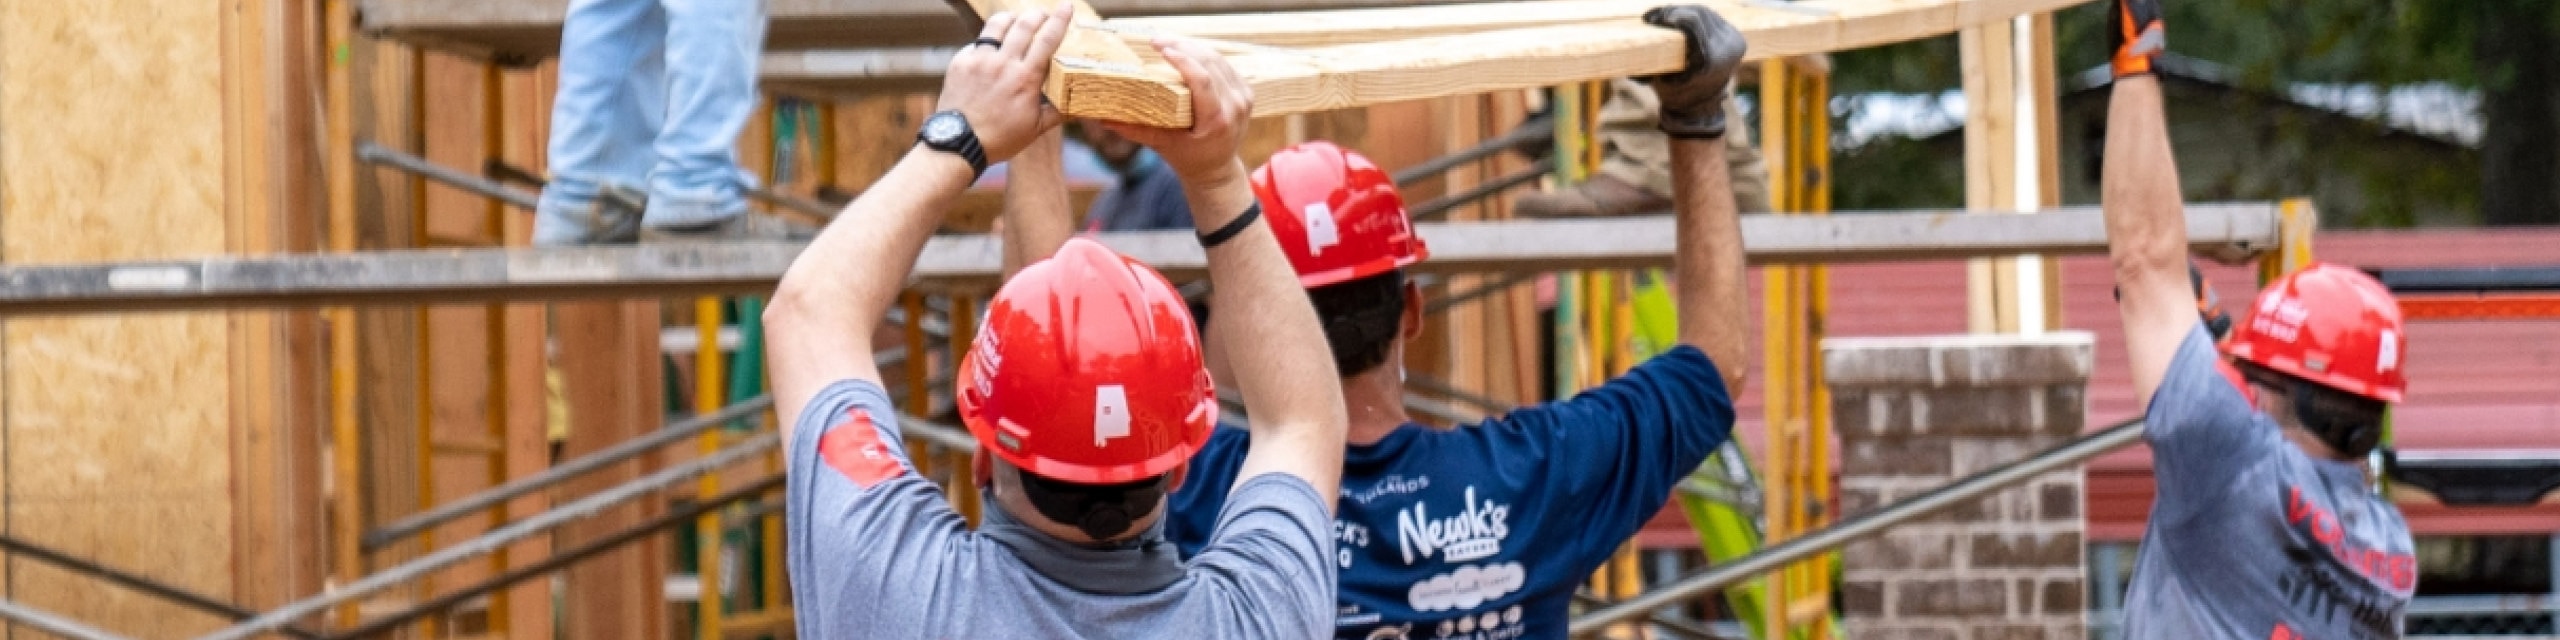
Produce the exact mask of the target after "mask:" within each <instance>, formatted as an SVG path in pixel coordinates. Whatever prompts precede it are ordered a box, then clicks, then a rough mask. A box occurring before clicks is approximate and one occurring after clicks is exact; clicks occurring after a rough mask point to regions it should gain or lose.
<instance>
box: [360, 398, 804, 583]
mask: <svg viewBox="0 0 2560 640" xmlns="http://www.w3.org/2000/svg"><path fill="white" fill-rule="evenodd" d="M772 406H773V397H772V396H756V397H753V398H748V399H746V400H743V401H740V402H738V403H737V404H732V405H729V406H728V407H725V408H722V409H721V410H719V411H714V412H711V413H707V414H703V415H699V416H694V417H692V418H688V419H685V420H684V421H683V422H678V423H675V424H672V425H668V426H667V428H664V429H659V430H657V431H656V432H653V433H650V434H649V435H645V436H640V437H638V438H632V439H630V440H624V441H622V442H619V443H616V444H614V445H613V446H611V447H606V448H605V449H604V450H602V451H597V452H595V453H591V454H587V455H584V456H580V457H578V458H577V459H575V460H570V461H568V462H564V463H561V464H560V465H558V466H554V467H552V468H550V469H546V470H544V471H543V472H541V473H537V474H534V475H530V476H525V477H523V478H518V479H516V480H511V481H508V482H507V483H506V484H501V485H498V486H495V487H490V488H489V489H488V490H486V491H482V492H480V493H476V494H472V495H471V496H470V497H466V498H463V499H460V500H455V501H452V502H447V503H444V504H441V505H437V506H436V508H433V509H428V510H426V511H423V512H419V513H417V514H413V515H410V516H409V517H406V518H401V519H399V520H395V521H393V522H391V523H390V524H385V525H382V528H380V529H375V530H373V531H371V532H368V533H366V534H364V549H365V550H366V551H374V550H378V549H381V548H382V547H383V546H385V545H389V544H391V543H394V542H399V541H401V540H403V539H406V538H408V537H409V536H414V535H417V534H418V532H421V531H426V530H428V529H432V528H435V527H436V525H441V524H444V523H446V522H451V521H453V520H454V519H456V518H461V517H463V516H468V515H471V514H474V513H479V512H480V511H481V510H483V509H487V508H489V507H493V506H497V505H499V504H503V503H505V502H506V501H508V500H514V499H516V498H519V497H523V496H524V495H525V494H529V493H533V492H535V491H541V490H543V489H547V488H550V487H551V486H552V485H556V484H560V483H562V482H566V481H568V480H569V479H571V478H576V477H578V476H582V475H586V474H587V473H589V472H593V471H595V470H597V469H602V468H605V467H608V466H612V465H614V464H616V463H620V462H623V461H625V460H630V459H632V458H634V457H638V456H639V455H640V454H643V453H648V452H650V451H653V450H656V449H658V448H659V447H664V446H666V445H668V444H669V443H674V442H677V441H681V440H683V439H685V438H688V437H692V436H694V435H697V434H700V433H702V432H704V431H708V430H710V429H712V428H714V427H717V426H720V425H721V424H724V423H728V422H730V421H734V420H739V419H743V418H746V417H748V416H752V415H755V414H756V413H758V412H762V411H764V410H765V409H768V408H771V407H772Z"/></svg>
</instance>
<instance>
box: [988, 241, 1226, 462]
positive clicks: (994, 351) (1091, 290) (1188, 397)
mask: <svg viewBox="0 0 2560 640" xmlns="http://www.w3.org/2000/svg"><path fill="white" fill-rule="evenodd" d="M954 386H955V387H956V388H957V389H958V390H959V396H960V397H959V405H960V419H961V422H964V423H966V424H968V425H969V433H970V434H972V435H975V436H977V438H978V444H979V445H980V447H981V448H983V449H985V450H986V451H989V452H992V453H994V454H995V455H996V456H997V457H1000V458H1003V459H1004V460H1005V461H1006V462H1010V463H1012V464H1013V465H1014V466H1017V467H1021V468H1022V470H1024V471H1028V472H1031V473H1032V474H1035V475H1038V476H1041V477H1044V478H1050V479H1054V480H1061V481H1066V482H1073V483H1079V484H1116V483H1122V482H1130V481H1134V480H1140V479H1145V478H1148V477H1153V476H1156V475H1160V474H1163V473H1166V472H1168V471H1171V470H1173V469H1174V468H1175V467H1178V466H1181V465H1182V463H1183V462H1185V461H1187V460H1190V459H1191V453H1192V452H1193V451H1198V450H1199V449H1200V446H1201V445H1203V444H1205V443H1207V442H1208V441H1209V431H1210V427H1211V426H1212V425H1213V424H1215V423H1216V421H1217V418H1218V402H1217V396H1216V392H1215V391H1214V389H1215V388H1216V387H1215V386H1213V385H1212V384H1211V383H1210V381H1209V370H1208V369H1207V368H1205V367H1203V366H1202V365H1201V363H1200V337H1199V335H1198V334H1196V333H1194V331H1193V329H1192V325H1191V312H1190V310H1189V309H1188V308H1187V307H1185V306H1184V305H1183V302H1182V296H1181V295H1180V294H1177V293H1174V290H1173V285H1171V284H1169V283H1167V282H1165V279H1164V276H1162V275H1159V274H1157V273H1156V272H1155V270H1154V269H1149V268H1147V266H1146V265H1143V264H1139V263H1138V262H1137V261H1136V260H1132V259H1129V258H1128V257H1125V256H1122V255H1120V254H1117V253H1113V252H1112V251H1111V250H1110V249H1107V248H1104V247H1103V246H1102V245H1101V244H1100V243H1096V242H1094V241H1093V240H1090V239H1086V238H1076V239H1073V240H1068V241H1067V243H1066V246H1063V247H1060V248H1059V249H1058V253H1057V255H1055V256H1052V257H1050V258H1049V259H1047V260H1042V261H1040V262H1037V263H1033V264H1032V265H1031V266H1027V267H1023V268H1022V272H1021V273H1019V274H1017V275H1015V276H1014V277H1013V279H1012V280H1010V281H1007V282H1006V283H1005V284H1004V288H1002V289H999V290H997V291H996V295H995V300H994V301H993V302H990V303H989V304H988V305H987V319H986V326H985V328H984V329H983V330H981V331H979V332H978V339H977V341H976V342H975V343H972V344H971V345H970V346H969V354H968V356H967V357H965V358H962V359H961V361H960V373H959V378H958V380H956V381H955V385H954Z"/></svg>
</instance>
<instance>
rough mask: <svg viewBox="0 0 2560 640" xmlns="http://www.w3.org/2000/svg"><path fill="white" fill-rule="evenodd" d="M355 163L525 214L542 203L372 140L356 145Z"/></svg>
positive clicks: (509, 189)
mask: <svg viewBox="0 0 2560 640" xmlns="http://www.w3.org/2000/svg"><path fill="white" fill-rule="evenodd" d="M356 159H358V160H363V161H365V162H368V163H372V164H380V165H388V166H390V167H392V168H395V169H399V170H401V171H407V172H409V173H414V174H418V175H419V176H420V177H424V178H426V179H428V180H434V181H436V182H440V183H444V185H445V186H449V187H453V188H456V189H461V190H464V191H469V192H472V193H476V194H480V195H482V196H487V197H489V198H493V199H496V200H497V201H499V202H504V203H507V204H508V205H509V206H513V207H516V208H520V209H524V210H526V211H532V210H533V205H534V201H536V200H539V199H540V197H539V196H535V195H534V194H531V193H526V192H523V191H517V190H515V189H513V188H509V187H508V186H507V185H504V184H500V183H499V182H498V181H496V180H491V179H488V178H483V177H480V176H475V175H471V174H468V173H463V172H460V171H455V170H453V169H451V168H448V167H445V166H443V165H439V164H436V163H433V162H428V161H427V159H426V158H420V157H417V156H413V155H409V154H406V153H402V152H399V151H396V150H393V149H392V148H390V147H385V146H382V145H381V144H380V143H376V142H374V141H371V140H366V141H364V142H359V143H356Z"/></svg>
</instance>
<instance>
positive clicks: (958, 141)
mask: <svg viewBox="0 0 2560 640" xmlns="http://www.w3.org/2000/svg"><path fill="white" fill-rule="evenodd" d="M945 114H948V115H945ZM945 117H948V118H952V119H957V120H959V122H960V134H959V135H957V136H953V137H951V138H947V139H939V140H937V139H935V138H934V137H933V136H929V135H925V131H921V130H920V131H917V132H916V141H917V142H920V143H923V144H924V146H925V148H928V149H932V150H935V151H942V152H947V153H951V154H954V155H958V156H960V159H962V160H966V161H968V162H969V171H970V172H971V175H972V176H973V177H974V176H982V175H986V174H987V148H986V146H985V145H982V144H979V142H978V131H977V130H976V129H974V128H971V127H970V126H969V120H968V119H967V118H966V117H964V116H962V115H961V114H960V110H958V109H944V110H942V111H937V112H934V114H933V115H932V116H930V117H927V118H926V124H925V129H926V130H930V129H931V128H932V126H933V125H932V122H933V120H935V119H939V118H945Z"/></svg>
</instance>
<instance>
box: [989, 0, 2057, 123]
mask: <svg viewBox="0 0 2560 640" xmlns="http://www.w3.org/2000/svg"><path fill="white" fill-rule="evenodd" d="M1702 1H1703V2H1704V3H1705V4H1707V5H1709V6H1712V7H1714V8H1715V10H1716V11H1717V12H1718V13H1720V14H1722V15H1723V16H1724V17H1725V19H1726V20H1728V21H1731V22H1732V23H1733V24H1734V26H1735V27H1736V28H1738V29H1740V30H1741V31H1742V33H1743V35H1744V36H1745V37H1747V38H1749V39H1750V41H1751V48H1750V52H1749V53H1748V54H1747V55H1746V59H1751V60H1758V59H1767V58H1774V57H1784V56H1794V55H1803V54H1812V53H1824V52H1830V51H1839V50H1843V49H1856V48H1862V47H1871V46H1876V45H1881V44H1889V43H1894V42H1901V41H1905V40H1914V39H1919V38H1924V37H1929V36H1936V35H1944V34H1947V33H1953V32H1955V31H1957V30H1959V29H1962V28H1965V27H1970V26H1975V25H1979V24H1986V23H1992V22H1997V21H2001V20H2007V19H2009V18H2012V17H2015V16H2018V15H2022V14H2031V13H2044V12H2049V11H2053V10H2055V9H2060V8H2063V7H2069V6H2072V5H2076V4H2080V3H2081V2H2085V1H2086V0H1806V1H1805V2H1796V3H1778V2H1748V1H1743V0H1702ZM1663 2H1664V0H1542V1H1537V2H1517V3H1484V4H1464V5H1442V6H1429V7H1411V8H1397V9H1363V10H1338V11H1316V12H1294V13H1225V14H1219V15H1201V16H1188V17H1181V18H1156V19H1113V20H1099V19H1094V18H1090V17H1089V16H1091V15H1093V14H1095V13H1103V14H1107V13H1109V12H1107V11H1097V10H1094V9H1090V8H1083V9H1082V10H1081V11H1080V14H1082V15H1084V16H1088V17H1087V18H1080V20H1079V22H1080V25H1079V28H1078V29H1077V31H1076V32H1075V33H1072V34H1070V35H1069V37H1068V41H1067V43H1066V44H1065V45H1064V46H1062V47H1061V48H1060V49H1059V52H1058V56H1057V58H1056V61H1057V64H1056V65H1055V66H1053V67H1052V68H1051V70H1050V78H1049V86H1048V92H1049V100H1050V101H1051V102H1053V103H1056V104H1058V105H1059V107H1060V109H1061V110H1063V111H1064V112H1066V113H1067V114H1068V115H1072V116H1080V117H1091V118H1102V119H1108V120H1120V121H1127V122H1136V123H1141V124H1150V125H1157V126H1169V127H1181V126H1189V124H1190V122H1191V114H1190V97H1189V94H1188V92H1187V91H1186V90H1185V89H1184V88H1183V86H1182V82H1181V78H1180V77H1179V75H1178V74H1176V73H1175V72H1174V71H1173V69H1172V67H1171V66H1169V65H1166V64H1165V63H1164V62H1163V61H1162V60H1161V59H1159V58H1158V57H1157V56H1156V54H1155V52H1154V51H1153V50H1152V49H1151V48H1150V47H1148V46H1146V45H1145V44H1144V42H1143V41H1144V40H1146V39H1151V38H1153V37H1154V36H1156V35H1159V34H1167V33H1172V34H1183V35H1192V36H1198V37H1207V38H1212V39H1216V40H1219V41H1224V42H1227V43H1229V45H1228V46H1227V47H1226V48H1227V55H1228V59H1229V61H1230V62H1231V63H1233V64H1234V65H1235V67H1236V70H1237V72H1238V73H1239V74H1241V75H1242V76H1244V78H1245V80H1246V81H1247V82H1248V83H1250V84H1252V85H1253V88H1254V96H1255V102H1254V114H1255V115H1257V116H1275V115H1287V114H1292V113H1304V112H1310V111H1324V110H1330V109H1343V108H1350V107H1359V106H1365V105H1371V104H1379V103H1386V102H1398V101H1404V100H1415V99H1422V98H1435V97H1442V96H1452V95H1467V94H1476V93H1486V92H1492V91H1504V90H1511V89H1524V88H1530V87H1541V86H1551V85H1558V84H1565V83H1569V82H1579V81H1585V80H1594V79H1601V78H1612V77H1621V76H1638V75H1649V74H1656V73H1662V72H1666V71H1672V70H1676V69H1678V68H1679V66H1680V65H1681V63H1682V54H1683V51H1682V49H1683V47H1685V42H1684V40H1683V38H1682V36H1681V35H1680V34H1679V33H1676V32H1673V31H1671V30H1668V29H1661V28H1656V27H1652V26H1650V25H1646V24H1644V22H1643V21H1642V20H1641V19H1640V18H1639V16H1641V15H1643V13H1644V12H1645V10H1647V9H1650V8H1652V7H1654V6H1657V5H1660V4H1662V3H1663ZM969 4H970V6H971V7H973V8H974V9H976V10H977V12H978V13H979V14H980V15H989V14H992V13H994V12H996V11H1002V10H1013V9H1022V8H1027V7H1038V6H1041V5H1042V2H1041V0H970V3H969ZM1079 7H1080V8H1081V7H1083V3H1079ZM1283 45H1286V46H1289V47H1296V48H1282V46H1283Z"/></svg>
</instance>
